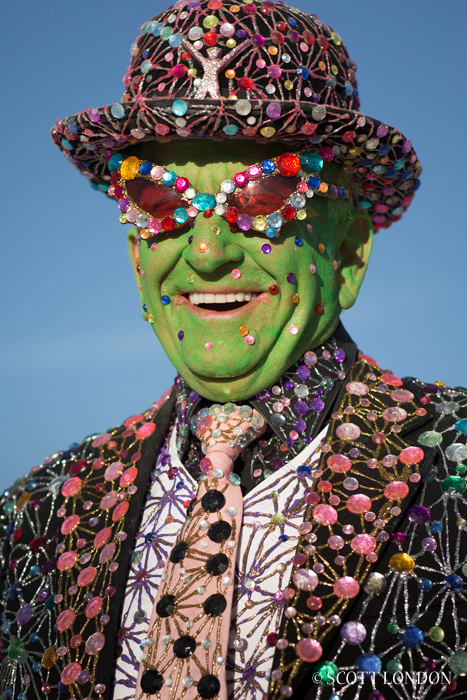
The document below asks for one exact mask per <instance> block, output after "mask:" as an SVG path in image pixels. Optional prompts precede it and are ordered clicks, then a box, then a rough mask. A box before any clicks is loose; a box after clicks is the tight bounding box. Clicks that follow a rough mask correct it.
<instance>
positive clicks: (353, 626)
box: [340, 621, 366, 644]
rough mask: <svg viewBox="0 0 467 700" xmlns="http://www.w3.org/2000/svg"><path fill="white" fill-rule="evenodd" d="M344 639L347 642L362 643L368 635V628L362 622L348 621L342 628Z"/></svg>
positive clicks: (341, 633)
mask: <svg viewBox="0 0 467 700" xmlns="http://www.w3.org/2000/svg"><path fill="white" fill-rule="evenodd" d="M340 635H341V637H342V639H343V640H344V641H345V642H347V644H361V643H362V642H363V641H364V640H365V637H366V629H365V627H364V625H362V623H361V622H354V621H351V622H346V623H345V624H344V625H342V627H341V630H340Z"/></svg>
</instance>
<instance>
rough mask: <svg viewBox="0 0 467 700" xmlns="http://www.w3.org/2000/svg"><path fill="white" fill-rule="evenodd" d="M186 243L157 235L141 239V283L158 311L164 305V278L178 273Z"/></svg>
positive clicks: (148, 299) (153, 307) (150, 303)
mask: <svg viewBox="0 0 467 700" xmlns="http://www.w3.org/2000/svg"><path fill="white" fill-rule="evenodd" d="M183 248H184V245H183V244H182V243H181V242H180V241H177V240H172V239H166V240H164V239H161V240H160V241H157V239H156V238H155V237H153V238H151V239H149V240H148V241H141V245H140V255H139V268H140V269H139V276H140V285H141V288H142V290H143V295H144V298H145V301H146V303H147V304H148V305H150V306H151V307H152V311H153V313H157V312H158V311H159V310H161V309H162V308H163V306H164V301H165V299H164V297H165V296H166V295H165V294H164V290H163V286H164V280H165V279H166V277H167V276H168V275H169V274H170V275H176V274H177V269H176V268H177V263H178V262H179V260H180V258H181V254H182V251H183Z"/></svg>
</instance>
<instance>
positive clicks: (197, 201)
mask: <svg viewBox="0 0 467 700" xmlns="http://www.w3.org/2000/svg"><path fill="white" fill-rule="evenodd" d="M193 206H194V207H195V208H196V209H198V211H208V209H213V208H214V207H215V206H216V198H215V197H214V195H213V194H208V193H204V194H197V195H196V196H195V197H193Z"/></svg>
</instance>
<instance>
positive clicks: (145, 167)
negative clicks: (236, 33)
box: [139, 160, 152, 175]
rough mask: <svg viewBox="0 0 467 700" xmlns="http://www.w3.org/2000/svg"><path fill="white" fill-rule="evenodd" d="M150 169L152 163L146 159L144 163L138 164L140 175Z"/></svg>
mask: <svg viewBox="0 0 467 700" xmlns="http://www.w3.org/2000/svg"><path fill="white" fill-rule="evenodd" d="M151 170H152V163H150V162H149V161H148V160H145V161H144V163H141V165H140V166H139V171H140V173H141V175H149V173H150V172H151Z"/></svg>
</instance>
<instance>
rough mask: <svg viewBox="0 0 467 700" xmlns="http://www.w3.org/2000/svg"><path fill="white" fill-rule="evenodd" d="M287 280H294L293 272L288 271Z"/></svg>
mask: <svg viewBox="0 0 467 700" xmlns="http://www.w3.org/2000/svg"><path fill="white" fill-rule="evenodd" d="M287 282H295V275H294V273H293V272H289V274H288V275H287Z"/></svg>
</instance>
